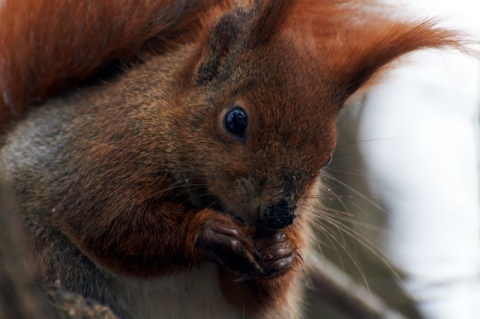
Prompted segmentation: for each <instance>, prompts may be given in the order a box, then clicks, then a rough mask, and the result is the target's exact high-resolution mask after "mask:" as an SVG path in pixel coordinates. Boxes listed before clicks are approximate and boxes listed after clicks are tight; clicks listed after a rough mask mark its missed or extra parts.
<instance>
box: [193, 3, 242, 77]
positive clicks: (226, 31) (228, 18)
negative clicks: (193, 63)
mask: <svg viewBox="0 0 480 319" xmlns="http://www.w3.org/2000/svg"><path fill="white" fill-rule="evenodd" d="M250 17H251V12H249V11H247V10H245V9H243V8H238V9H236V10H235V11H233V12H231V13H229V14H227V15H224V16H223V17H221V18H220V20H219V21H218V22H217V24H216V25H215V26H214V28H213V30H212V31H211V33H210V34H209V36H208V39H207V43H206V45H205V47H204V49H203V52H202V57H201V61H200V64H199V66H198V68H197V74H196V82H197V84H199V85H203V84H206V83H208V82H209V81H211V80H212V79H213V78H215V77H216V76H217V75H218V74H219V72H220V68H221V66H222V65H223V64H225V61H226V60H227V59H228V57H229V56H230V55H231V54H232V53H233V52H234V51H235V50H238V46H237V44H238V43H239V42H240V41H241V40H242V34H243V32H244V30H245V28H246V25H247V24H248V23H250V21H249V20H250Z"/></svg>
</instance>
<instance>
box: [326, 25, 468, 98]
mask: <svg viewBox="0 0 480 319" xmlns="http://www.w3.org/2000/svg"><path fill="white" fill-rule="evenodd" d="M358 40H359V39H349V44H345V46H346V47H344V48H341V47H340V48H339V49H341V50H345V51H346V52H348V54H342V55H341V56H338V57H337V58H335V59H332V58H331V57H329V59H330V60H329V63H330V65H328V68H329V69H330V70H331V71H333V72H335V73H337V74H338V76H339V78H338V80H339V81H340V83H341V84H342V85H343V87H344V88H345V89H346V93H347V94H353V93H355V91H357V90H358V89H359V88H360V87H362V86H363V85H365V84H366V83H367V82H369V81H370V80H372V79H373V78H375V77H376V76H378V75H381V73H382V71H383V70H384V69H385V67H386V66H387V65H388V64H389V63H390V62H392V61H394V60H396V59H397V58H399V57H401V56H403V55H405V54H408V53H410V52H412V51H416V50H421V49H425V48H439V47H460V42H459V35H458V34H457V33H455V32H453V31H449V30H443V29H439V28H436V27H435V23H434V22H433V21H427V22H421V23H408V22H403V23H401V22H398V23H393V22H391V23H384V25H382V26H381V27H380V26H379V27H378V28H376V29H374V30H370V31H369V35H368V36H366V37H364V38H363V39H362V42H361V43H355V41H358Z"/></svg>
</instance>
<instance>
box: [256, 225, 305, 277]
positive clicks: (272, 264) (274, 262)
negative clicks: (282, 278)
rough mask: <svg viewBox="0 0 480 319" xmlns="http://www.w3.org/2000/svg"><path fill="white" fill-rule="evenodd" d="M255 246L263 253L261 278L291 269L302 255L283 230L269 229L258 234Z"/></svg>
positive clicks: (260, 263) (260, 262)
mask: <svg viewBox="0 0 480 319" xmlns="http://www.w3.org/2000/svg"><path fill="white" fill-rule="evenodd" d="M254 240H255V248H256V249H257V250H258V252H259V253H260V255H261V259H260V261H259V265H260V267H262V270H263V274H262V275H261V276H260V278H263V279H270V278H273V277H276V276H279V275H282V274H284V273H286V272H287V271H289V270H291V269H292V268H293V267H294V266H295V263H296V262H297V260H299V259H300V255H299V254H298V252H297V248H296V246H295V244H294V243H293V241H292V240H291V239H290V238H288V236H287V235H286V234H285V233H284V232H283V231H282V230H275V231H268V232H265V233H261V234H259V235H257V236H256V237H255V238H254Z"/></svg>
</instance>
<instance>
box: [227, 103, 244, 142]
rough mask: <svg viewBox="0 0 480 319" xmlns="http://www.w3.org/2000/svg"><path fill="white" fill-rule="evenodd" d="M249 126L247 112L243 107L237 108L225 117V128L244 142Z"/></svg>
mask: <svg viewBox="0 0 480 319" xmlns="http://www.w3.org/2000/svg"><path fill="white" fill-rule="evenodd" d="M247 126H248V116H247V112H246V111H245V110H244V109H242V108H241V107H235V108H233V109H232V110H230V111H228V112H227V114H226V115H225V128H226V129H227V131H228V132H230V133H232V134H233V135H235V136H236V137H238V138H239V139H241V140H242V141H244V140H245V137H246V136H245V132H246V130H247Z"/></svg>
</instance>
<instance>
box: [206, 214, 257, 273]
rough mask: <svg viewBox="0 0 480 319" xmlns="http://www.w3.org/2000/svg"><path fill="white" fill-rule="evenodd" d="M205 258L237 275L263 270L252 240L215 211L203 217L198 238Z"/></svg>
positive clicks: (235, 224)
mask: <svg viewBox="0 0 480 319" xmlns="http://www.w3.org/2000/svg"><path fill="white" fill-rule="evenodd" d="M198 246H199V247H200V249H201V250H202V251H203V253H204V255H205V257H206V258H207V259H208V260H210V261H213V262H215V263H217V264H219V265H221V266H223V267H225V268H226V269H228V270H230V271H233V272H235V273H237V274H239V275H240V276H248V277H250V276H257V275H259V274H261V273H263V270H262V268H261V266H260V265H259V264H258V260H259V259H260V254H259V253H258V252H257V250H256V249H255V246H254V243H253V240H252V238H251V237H250V236H247V235H246V234H245V231H244V229H243V228H242V226H241V225H239V224H238V223H237V222H235V221H234V220H233V219H232V218H231V217H230V216H228V215H225V214H222V213H216V214H215V215H214V216H212V218H210V219H209V220H207V221H206V222H205V224H204V226H203V228H202V231H201V233H200V237H199V238H198Z"/></svg>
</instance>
